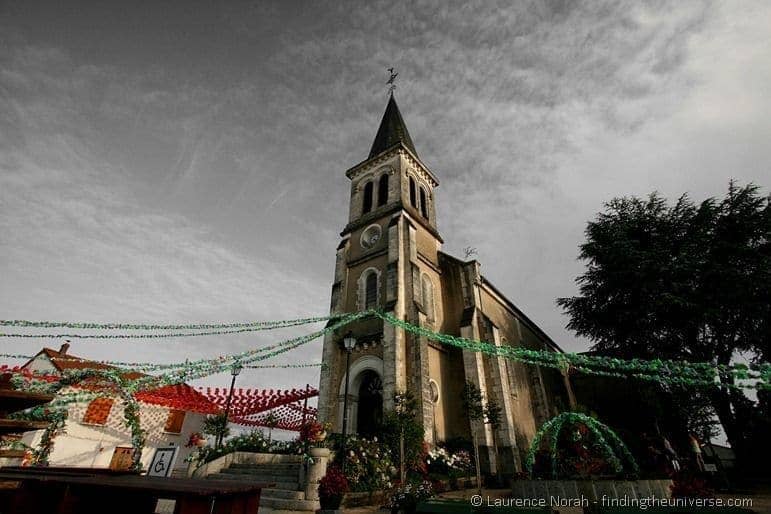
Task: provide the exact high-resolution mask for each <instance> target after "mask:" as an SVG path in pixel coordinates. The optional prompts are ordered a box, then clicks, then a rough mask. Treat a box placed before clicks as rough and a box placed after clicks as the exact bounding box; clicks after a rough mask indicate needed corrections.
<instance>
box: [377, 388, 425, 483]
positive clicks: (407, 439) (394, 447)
mask: <svg viewBox="0 0 771 514" xmlns="http://www.w3.org/2000/svg"><path fill="white" fill-rule="evenodd" d="M379 432H380V434H381V435H382V437H383V440H384V442H385V443H386V444H387V445H388V446H389V448H390V449H391V454H392V455H397V456H398V458H399V480H400V481H401V482H402V483H404V482H405V481H406V478H407V470H408V469H415V468H417V467H418V465H419V464H420V463H421V462H420V461H421V451H422V449H423V436H424V433H423V427H422V425H421V424H420V423H419V422H418V420H417V401H416V400H415V397H414V396H413V395H412V393H410V392H405V393H396V394H395V395H394V408H393V410H391V411H388V412H386V413H385V416H384V417H383V423H382V427H381V429H380V430H379Z"/></svg>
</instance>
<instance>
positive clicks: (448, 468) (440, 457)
mask: <svg viewBox="0 0 771 514" xmlns="http://www.w3.org/2000/svg"><path fill="white" fill-rule="evenodd" d="M426 463H427V465H428V472H429V473H431V474H434V475H443V476H447V477H450V478H457V477H459V476H462V475H465V474H467V473H469V472H470V471H471V470H472V469H473V466H474V465H473V463H472V462H471V454H469V452H467V451H466V450H456V451H455V452H450V450H448V449H447V448H442V447H439V446H437V447H436V448H434V449H433V450H431V451H429V452H428V457H427V458H426Z"/></svg>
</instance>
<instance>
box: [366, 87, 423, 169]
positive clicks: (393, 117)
mask: <svg viewBox="0 0 771 514" xmlns="http://www.w3.org/2000/svg"><path fill="white" fill-rule="evenodd" d="M399 142H401V143H402V144H403V145H404V146H405V147H407V148H409V150H410V151H411V152H412V153H413V154H415V155H416V156H417V154H418V153H417V152H416V151H415V145H414V144H413V143H412V138H411V137H410V133H409V132H408V131H407V125H405V124H404V119H403V118H402V113H400V112H399V107H398V106H397V105H396V100H395V99H394V95H393V91H391V97H390V98H389V99H388V105H387V106H386V110H385V114H383V120H382V121H381V122H380V128H379V129H377V135H376V136H375V141H374V142H373V143H372V149H371V150H370V151H369V157H367V158H368V159H371V158H372V157H374V156H376V155H377V154H379V153H380V152H382V151H384V150H387V149H388V148H390V147H392V146H393V145H395V144H396V143H399Z"/></svg>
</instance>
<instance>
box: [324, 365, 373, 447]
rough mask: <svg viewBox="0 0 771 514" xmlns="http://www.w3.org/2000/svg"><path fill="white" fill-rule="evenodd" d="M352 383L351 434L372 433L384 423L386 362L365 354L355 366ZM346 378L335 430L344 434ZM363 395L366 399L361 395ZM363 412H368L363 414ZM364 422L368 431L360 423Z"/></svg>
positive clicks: (341, 388)
mask: <svg viewBox="0 0 771 514" xmlns="http://www.w3.org/2000/svg"><path fill="white" fill-rule="evenodd" d="M350 374H351V381H350V384H349V389H348V426H347V432H348V433H349V434H360V435H364V434H365V433H369V434H372V433H373V430H374V429H376V428H377V426H378V425H379V424H380V422H382V420H383V378H382V377H383V360H382V359H381V358H380V357H377V356H375V355H364V356H362V357H360V358H358V359H356V360H355V361H353V362H352V363H351V371H350ZM345 380H346V378H345V375H343V376H342V377H341V380H340V393H339V396H338V397H337V398H338V418H337V424H336V427H335V430H337V431H342V421H343V414H344V413H343V407H344V405H345ZM362 393H363V396H361V395H362ZM360 409H361V410H363V411H364V412H360ZM360 421H361V422H363V423H364V432H362V430H361V429H360V425H359V423H360Z"/></svg>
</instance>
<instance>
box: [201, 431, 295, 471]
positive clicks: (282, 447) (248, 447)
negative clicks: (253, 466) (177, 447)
mask: <svg viewBox="0 0 771 514" xmlns="http://www.w3.org/2000/svg"><path fill="white" fill-rule="evenodd" d="M191 438H192V435H191ZM232 452H255V453H280V454H298V453H302V447H301V445H300V444H299V443H298V442H297V441H268V439H267V438H266V437H265V434H263V433H262V432H261V431H260V430H253V431H251V432H248V433H246V434H241V435H239V436H236V437H232V438H230V439H228V440H227V441H225V443H224V444H223V445H222V446H221V447H219V448H215V447H214V446H204V447H199V448H198V449H197V450H195V451H193V452H192V453H191V454H190V456H188V458H187V460H188V461H193V462H197V463H199V464H205V463H207V462H211V461H213V460H214V459H216V458H218V457H221V456H223V455H227V454H228V453H232Z"/></svg>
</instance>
